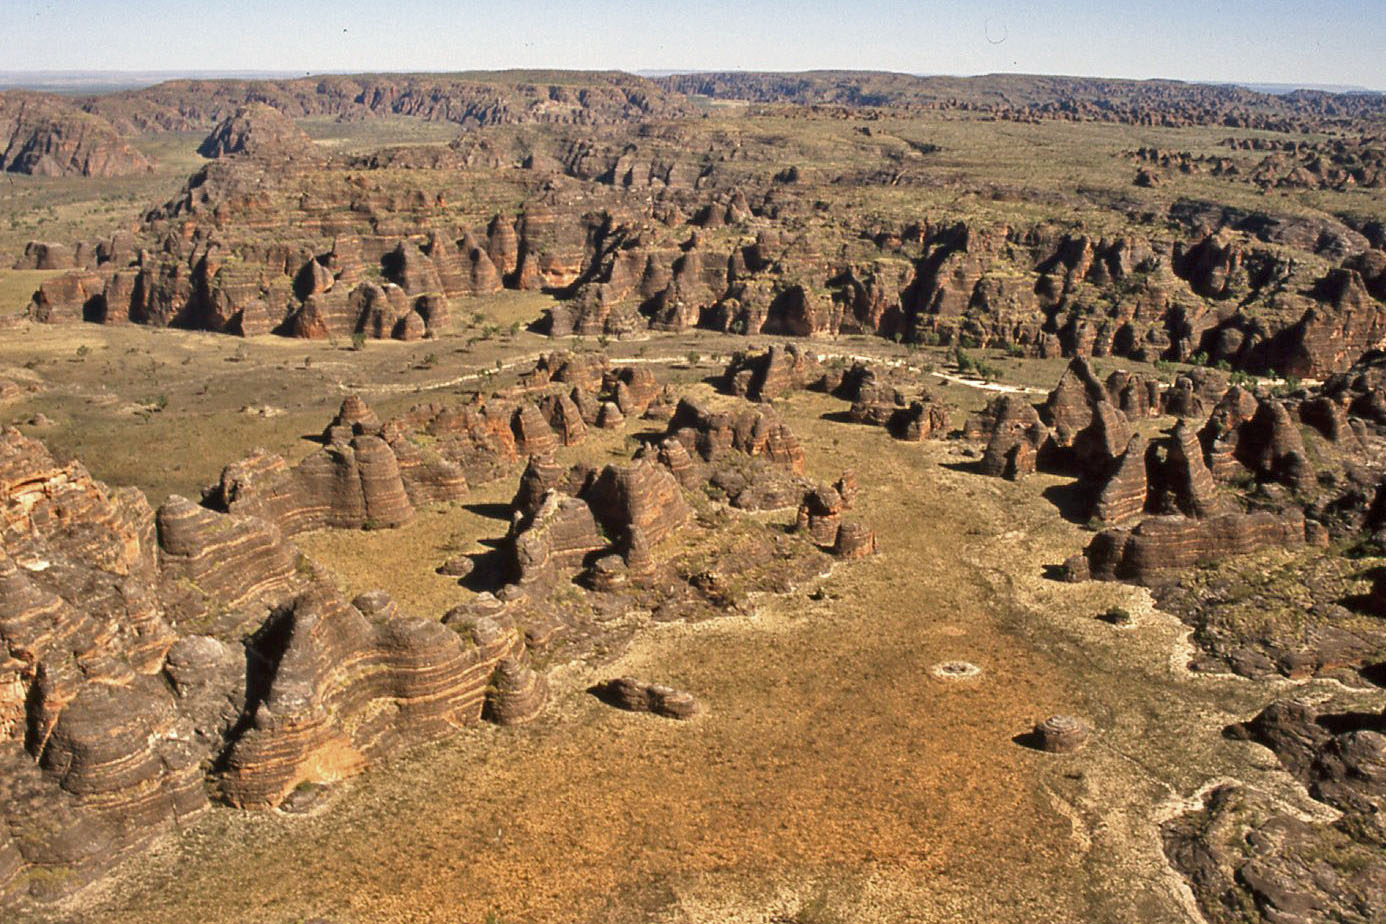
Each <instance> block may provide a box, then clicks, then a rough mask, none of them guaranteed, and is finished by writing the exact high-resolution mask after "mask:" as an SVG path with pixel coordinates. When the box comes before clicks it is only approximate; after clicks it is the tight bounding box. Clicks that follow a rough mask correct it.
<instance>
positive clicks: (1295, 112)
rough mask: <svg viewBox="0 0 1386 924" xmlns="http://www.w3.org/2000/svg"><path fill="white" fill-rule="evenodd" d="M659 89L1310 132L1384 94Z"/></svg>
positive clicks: (897, 81) (1076, 80) (794, 82)
mask: <svg viewBox="0 0 1386 924" xmlns="http://www.w3.org/2000/svg"><path fill="white" fill-rule="evenodd" d="M656 82H657V83H658V84H659V85H660V86H662V87H664V88H666V89H668V90H672V91H676V92H679V93H688V94H695V95H699V96H708V97H712V98H714V99H738V100H750V101H753V102H760V103H782V104H794V105H799V106H845V107H851V108H862V107H891V108H897V109H899V108H918V109H932V110H955V111H970V112H982V113H987V114H990V115H992V116H995V117H996V118H1001V119H1011V120H1018V121H1028V120H1034V119H1061V120H1065V121H1075V122H1081V121H1093V122H1124V123H1128V124H1132V125H1158V126H1167V127H1174V126H1185V125H1225V126H1229V127H1239V128H1256V129H1263V130H1269V131H1282V132H1292V131H1314V130H1317V129H1321V128H1325V127H1328V126H1332V125H1342V124H1349V123H1350V122H1351V121H1352V120H1354V119H1358V118H1363V117H1377V118H1380V117H1381V115H1382V114H1383V113H1386V97H1384V96H1382V95H1380V94H1369V93H1325V92H1320V91H1312V90H1299V91H1296V92H1294V93H1289V94H1283V95H1275V94H1270V93H1260V92H1257V91H1255V90H1249V89H1245V88H1243V87H1237V86H1214V85H1209V84H1192V83H1182V82H1179V81H1174V80H1118V79H1111V78H1100V77H1052V76H1040V75H1031V74H987V75H984V76H979V77H921V76H916V75H913V74H892V73H884V72H879V71H874V72H873V71H804V72H799V73H772V72H754V71H733V72H724V73H693V74H677V75H673V76H669V77H661V78H658V79H657V81H656Z"/></svg>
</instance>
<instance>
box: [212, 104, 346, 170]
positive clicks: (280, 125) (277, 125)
mask: <svg viewBox="0 0 1386 924" xmlns="http://www.w3.org/2000/svg"><path fill="white" fill-rule="evenodd" d="M317 151H318V149H317V146H316V145H314V144H313V142H312V140H311V139H310V138H309V137H308V136H307V135H306V134H304V132H303V129H301V128H299V127H298V126H297V125H295V124H294V123H293V120H292V119H290V118H289V117H288V116H286V115H284V114H283V113H282V112H280V111H279V110H278V109H275V108H274V107H273V106H269V105H267V104H265V103H251V104H249V105H246V106H241V107H240V108H238V109H237V110H236V111H235V112H233V113H232V114H231V115H229V116H227V117H226V118H225V119H223V120H221V122H220V123H218V124H217V127H216V128H214V129H212V132H211V134H209V135H208V136H207V137H206V138H205V139H204V140H203V142H202V144H201V145H199V146H198V148H197V153H199V154H201V155H202V156H203V157H226V156H228V155H232V154H248V155H252V156H255V157H266V158H270V159H275V160H280V159H282V160H292V159H294V158H298V157H312V156H316V155H317Z"/></svg>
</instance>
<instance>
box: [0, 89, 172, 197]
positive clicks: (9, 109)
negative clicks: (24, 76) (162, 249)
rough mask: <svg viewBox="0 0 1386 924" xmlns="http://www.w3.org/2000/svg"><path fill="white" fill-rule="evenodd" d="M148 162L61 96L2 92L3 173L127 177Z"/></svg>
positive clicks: (103, 124) (108, 126)
mask: <svg viewBox="0 0 1386 924" xmlns="http://www.w3.org/2000/svg"><path fill="white" fill-rule="evenodd" d="M151 166H152V164H151V163H150V161H149V160H148V159H147V158H146V157H145V156H144V155H143V154H141V153H139V152H138V151H136V150H135V149H134V148H133V147H131V146H130V145H129V144H127V143H126V142H125V141H124V139H122V138H121V137H120V135H119V134H118V133H117V132H116V130H115V128H114V127H112V125H111V124H110V123H109V122H107V121H106V120H105V119H103V118H101V117H100V116H96V115H92V114H91V113H89V112H83V111H82V110H81V109H79V108H77V107H76V106H74V105H72V104H71V103H69V102H68V101H66V100H64V99H62V98H61V97H58V96H50V95H48V94H44V93H28V92H22V91H13V90H11V91H7V92H4V93H0V171H5V172H8V173H28V174H32V175H34V176H93V177H103V176H125V175H128V174H132V173H144V172H145V171H147V170H149V169H150V168H151Z"/></svg>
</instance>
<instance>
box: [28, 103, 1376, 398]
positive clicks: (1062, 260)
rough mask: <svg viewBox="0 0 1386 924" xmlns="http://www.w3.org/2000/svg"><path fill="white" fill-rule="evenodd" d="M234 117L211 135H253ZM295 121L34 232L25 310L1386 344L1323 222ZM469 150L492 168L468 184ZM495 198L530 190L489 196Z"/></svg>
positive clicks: (350, 324) (1362, 241)
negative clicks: (1103, 215)
mask: <svg viewBox="0 0 1386 924" xmlns="http://www.w3.org/2000/svg"><path fill="white" fill-rule="evenodd" d="M242 121H244V120H242ZM252 121H253V120H252ZM269 121H273V122H274V123H275V124H277V125H279V127H280V128H281V129H283V130H284V131H286V132H287V131H288V130H289V129H290V128H292V126H288V125H286V120H282V119H279V118H278V117H277V116H275V117H271V118H270V120H269ZM235 124H240V123H238V122H237V118H232V119H231V120H230V121H228V123H227V125H226V126H224V129H225V131H224V132H219V133H218V135H216V136H214V139H215V138H218V137H220V136H221V135H222V134H225V135H226V137H225V138H222V139H221V141H217V142H216V144H214V147H216V148H217V149H218V150H222V149H228V150H229V149H230V148H228V147H227V145H230V147H231V148H234V147H236V146H237V144H238V142H237V141H236V139H237V138H240V136H241V134H244V135H245V139H244V140H246V143H249V141H248V139H250V138H251V137H255V136H257V132H255V131H253V130H252V131H249V132H246V133H239V132H238V131H236V130H234V129H233V127H232V126H233V125H235ZM295 131H296V129H295ZM228 133H229V134H228ZM280 134H281V133H279V132H276V131H267V133H266V137H267V138H271V139H273V138H278V137H279V136H280ZM291 134H292V133H291ZM232 136H235V137H234V138H233V137H232ZM292 137H293V138H295V139H296V140H295V141H292V142H290V141H280V142H277V143H272V144H268V145H267V150H266V153H265V155H264V156H253V157H230V158H225V159H219V160H216V161H214V162H212V163H209V164H208V165H207V166H206V167H204V168H203V169H202V170H201V171H199V173H197V174H196V175H195V176H193V177H192V178H191V179H190V180H189V182H188V184H187V186H186V187H185V189H184V190H183V191H182V192H181V193H180V194H179V195H178V196H177V197H176V198H174V199H173V200H171V201H169V202H168V203H166V204H165V205H163V206H162V207H160V208H158V209H154V210H152V211H151V212H150V213H149V214H148V215H147V217H146V220H145V221H144V223H143V225H142V226H141V227H140V228H139V229H137V230H136V231H134V232H131V233H129V234H128V236H123V237H121V239H120V240H119V241H116V240H106V241H88V242H78V243H76V244H70V245H66V244H60V243H53V242H42V241H35V242H33V243H31V244H30V245H29V247H28V248H27V249H26V251H25V253H24V255H23V256H22V257H21V259H20V260H19V262H18V266H20V267H27V268H54V269H58V268H67V267H71V268H72V270H73V271H72V272H71V273H68V274H65V275H62V276H58V277H55V278H53V279H50V280H48V281H46V282H45V283H44V284H43V285H42V286H41V288H40V289H39V291H38V292H37V293H35V295H34V298H33V300H32V304H31V306H30V308H29V313H30V316H31V317H33V318H35V319H36V320H41V321H63V320H76V319H86V320H92V321H99V322H103V323H123V322H127V321H133V322H136V323H145V324H153V325H160V326H162V325H173V326H181V327H191V328H197V329H208V330H216V331H226V332H230V333H239V334H260V333H269V332H276V333H280V334H284V335H289V336H299V337H310V338H333V337H350V336H352V335H354V334H361V335H363V336H366V337H395V338H400V339H406V340H408V339H415V338H418V337H423V336H429V335H430V334H436V333H438V332H439V331H440V330H442V329H444V328H445V327H446V326H447V325H448V324H449V323H450V318H451V316H452V311H453V310H454V308H455V306H456V304H457V302H458V300H459V299H465V298H467V297H470V296H472V295H485V294H490V293H493V292H496V291H498V290H500V289H502V288H509V289H519V290H530V291H536V290H542V291H546V292H549V293H552V294H553V295H554V296H556V297H557V299H558V302H557V304H556V306H555V307H554V308H553V309H552V310H551V311H550V312H549V315H548V317H547V319H546V320H545V322H544V323H545V325H546V327H547V330H548V332H549V333H551V334H552V335H554V336H567V335H583V336H608V337H619V336H625V335H632V334H637V333H643V332H645V331H648V330H656V331H682V330H687V329H690V328H706V329H713V330H719V331H724V332H732V333H743V334H770V335H784V336H794V337H817V336H831V335H837V334H852V333H868V334H875V335H878V336H883V337H889V338H892V339H899V340H902V341H905V342H912V343H923V344H949V345H952V344H958V345H963V346H967V347H972V346H980V347H1005V348H1007V349H1010V350H1012V351H1019V352H1021V353H1023V354H1025V355H1031V356H1060V355H1062V356H1074V355H1090V356H1105V355H1113V356H1125V357H1130V358H1132V359H1136V360H1146V361H1150V360H1157V359H1167V360H1178V361H1188V360H1191V359H1197V360H1201V361H1206V362H1207V363H1209V364H1216V363H1222V362H1225V363H1227V364H1228V365H1230V366H1232V367H1233V368H1237V369H1245V370H1251V371H1261V370H1275V371H1278V372H1281V373H1283V374H1289V375H1295V376H1301V377H1308V376H1319V375H1323V374H1327V373H1330V372H1333V371H1340V370H1342V369H1345V368H1347V367H1348V366H1349V365H1350V364H1351V363H1352V362H1353V361H1355V360H1356V358H1357V357H1358V356H1360V355H1361V354H1362V353H1363V352H1364V351H1366V350H1369V349H1372V348H1375V347H1378V346H1380V345H1381V344H1382V343H1383V342H1386V251H1382V250H1380V249H1379V247H1377V246H1374V243H1377V242H1376V241H1375V239H1374V238H1369V237H1368V236H1366V235H1365V234H1364V233H1362V232H1359V231H1356V230H1354V229H1353V228H1351V227H1348V226H1347V225H1345V224H1342V223H1341V222H1338V221H1337V220H1335V219H1331V218H1327V217H1321V218H1306V217H1294V216H1284V217H1274V216H1270V215H1263V214H1253V213H1247V212H1243V211H1239V210H1236V209H1231V208H1223V207H1218V206H1213V205H1210V204H1208V203H1201V202H1194V201H1188V200H1180V201H1177V202H1175V203H1174V204H1173V205H1171V206H1169V207H1168V213H1167V215H1166V216H1165V218H1166V219H1167V222H1166V223H1165V224H1164V225H1160V226H1156V225H1142V226H1141V227H1139V228H1134V229H1132V230H1130V231H1128V232H1124V233H1121V234H1113V235H1093V234H1088V233H1084V232H1082V231H1081V230H1078V229H1074V228H1069V227H1065V226H1062V225H1059V224H1055V223H1050V222H1044V223H1038V224H1033V225H1029V226H1015V225H1009V224H1006V225H998V224H995V223H991V222H987V221H983V220H969V221H957V220H939V221H931V220H929V219H928V218H921V219H920V220H918V221H909V222H887V221H880V220H867V219H866V218H864V217H863V216H860V215H854V214H851V213H847V214H844V215H842V216H840V217H833V218H830V219H829V218H823V217H820V216H818V215H817V214H816V213H815V212H814V210H813V209H812V208H811V207H810V203H809V202H806V201H805V197H804V196H802V195H797V194H796V195H789V194H787V193H786V192H785V190H786V184H785V183H783V182H780V181H778V180H776V179H775V177H774V176H772V175H770V173H769V172H768V171H769V166H768V165H764V166H762V167H759V168H757V167H756V162H755V161H754V160H747V161H745V162H742V161H738V160H735V159H733V160H718V159H717V156H716V154H715V150H714V148H715V146H712V147H709V148H708V149H707V150H702V149H701V148H696V149H693V150H692V151H691V152H690V151H689V150H687V149H688V145H689V141H690V139H689V138H686V137H684V136H683V135H681V134H680V133H679V132H678V131H674V130H670V131H662V130H660V131H656V130H651V132H650V133H648V134H645V135H642V137H641V139H640V141H639V142H638V143H636V144H635V145H633V146H631V147H629V148H628V149H624V150H617V149H615V148H613V147H609V146H606V145H605V144H600V145H598V144H592V145H586V146H578V147H571V146H570V147H563V146H562V145H560V146H559V149H556V151H555V153H554V155H548V154H544V155H542V156H541V154H540V153H539V152H538V150H537V149H531V151H530V153H529V154H528V155H526V156H525V158H524V160H523V162H522V163H520V164H515V163H514V162H513V161H512V160H510V159H509V158H510V157H512V156H517V155H518V152H514V151H511V152H508V153H507V152H506V151H503V150H501V149H499V148H495V147H488V144H489V142H488V141H486V140H485V139H481V140H476V139H463V140H460V141H459V142H458V143H457V144H455V145H453V146H451V147H448V148H435V149H431V152H430V153H429V155H428V160H427V163H426V164H421V165H420V166H418V167H417V168H415V169H409V170H392V169H390V168H389V166H388V164H393V163H394V162H395V161H396V160H397V159H399V158H404V157H406V156H413V155H406V153H405V152H402V151H401V152H395V153H394V154H391V155H389V158H388V159H387V160H383V161H379V164H380V165H377V160H378V157H379V156H380V155H378V156H377V158H376V159H367V160H365V161H356V160H350V159H348V160H341V161H333V162H330V163H327V164H321V163H318V162H317V160H316V159H315V158H313V157H306V156H304V157H299V156H296V155H292V154H286V153H284V152H283V148H282V147H281V151H280V156H278V157H275V156H273V154H274V148H275V147H276V144H278V145H288V146H289V147H290V148H293V149H302V150H303V151H304V152H306V153H309V154H311V153H312V152H310V151H307V149H306V148H303V147H302V146H303V144H304V140H303V139H302V138H299V137H298V136H297V135H292ZM464 142H465V143H464ZM557 155H561V157H559V156H557ZM901 156H902V157H903V156H904V155H903V154H902V155H901ZM545 158H549V159H548V160H546V159H545ZM468 163H477V164H479V165H480V166H474V167H466V168H465V169H467V170H475V171H479V173H478V175H479V176H480V175H485V176H486V177H487V179H486V182H485V183H484V184H483V185H482V186H479V187H477V188H476V190H473V191H472V192H471V193H470V194H469V195H468V196H467V197H465V198H464V199H461V200H459V199H458V198H456V197H455V196H454V192H453V188H454V187H453V186H452V185H451V184H453V183H455V182H456V177H457V175H458V174H457V173H455V172H454V168H456V169H462V168H463V165H465V164H468ZM789 186H790V187H792V186H793V184H789ZM469 188H470V187H469ZM477 190H481V191H477ZM507 197H509V198H510V199H511V201H515V200H521V201H522V202H523V204H522V205H521V206H520V208H519V209H518V210H515V209H514V206H513V205H510V206H504V207H492V205H491V202H493V201H494V200H496V199H505V198H507ZM805 227H812V229H813V232H812V233H805V232H804V230H803V229H804V228H805ZM266 228H274V229H276V233H275V236H274V239H273V240H269V239H268V238H266V236H265V234H264V229H266Z"/></svg>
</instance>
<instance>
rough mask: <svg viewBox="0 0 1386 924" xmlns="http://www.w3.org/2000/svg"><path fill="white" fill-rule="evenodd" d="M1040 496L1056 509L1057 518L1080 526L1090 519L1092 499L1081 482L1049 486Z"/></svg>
mask: <svg viewBox="0 0 1386 924" xmlns="http://www.w3.org/2000/svg"><path fill="white" fill-rule="evenodd" d="M1040 496H1041V497H1043V498H1044V499H1045V500H1047V501H1049V503H1051V504H1053V505H1054V506H1055V507H1057V508H1058V510H1059V516H1061V517H1063V518H1064V519H1065V520H1067V521H1068V522H1070V523H1077V524H1078V525H1080V526H1081V525H1083V524H1086V523H1087V522H1088V521H1089V520H1091V519H1092V498H1091V495H1090V492H1089V491H1088V490H1087V489H1086V488H1085V486H1084V485H1083V484H1082V482H1079V481H1070V482H1069V483H1067V484H1056V485H1051V486H1050V487H1047V488H1045V489H1044V490H1043V491H1041V492H1040Z"/></svg>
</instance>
